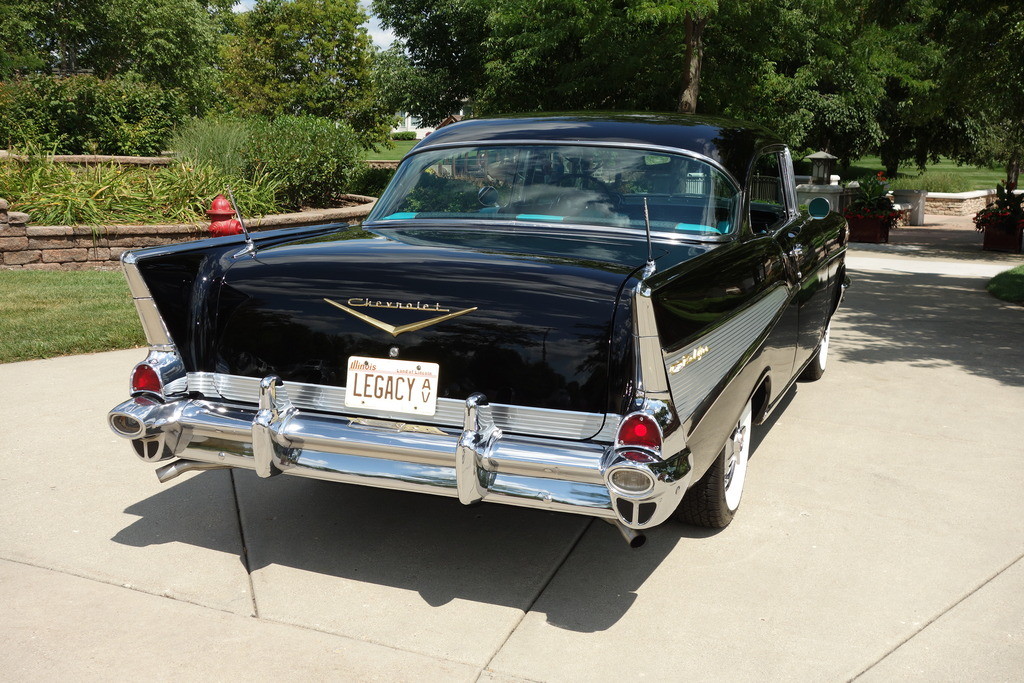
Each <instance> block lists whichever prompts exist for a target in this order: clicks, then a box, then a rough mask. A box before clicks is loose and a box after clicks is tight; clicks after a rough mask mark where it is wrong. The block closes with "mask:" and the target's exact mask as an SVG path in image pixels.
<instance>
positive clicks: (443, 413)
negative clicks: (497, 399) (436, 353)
mask: <svg viewBox="0 0 1024 683" xmlns="http://www.w3.org/2000/svg"><path fill="white" fill-rule="evenodd" d="M187 391H188V392H191V393H197V394H199V395H201V396H203V397H204V398H207V399H211V400H217V399H219V400H223V401H230V402H234V403H242V404H252V405H256V404H258V403H259V396H260V380H259V379H258V378H256V377H243V376H240V375H228V374H222V373H213V372H190V373H188V389H187ZM276 395H277V396H278V399H279V401H285V400H286V401H288V402H289V403H290V404H291V405H294V406H295V407H296V408H299V409H304V410H316V411H319V412H325V413H335V414H338V415H358V416H363V417H373V418H378V419H381V420H394V421H397V422H408V421H409V420H410V416H409V415H404V414H399V413H387V412H385V411H381V410H365V409H360V408H349V407H346V406H345V388H344V387H335V386H330V385H326V384H307V383H304V382H284V383H283V384H282V385H281V386H280V387H278V388H277V392H276ZM279 407H280V408H281V409H283V405H280V406H279ZM465 410H466V402H465V400H464V399H453V398H439V399H438V400H437V412H436V413H434V416H433V417H431V418H429V419H428V420H423V419H417V422H424V423H427V424H437V425H445V426H448V427H463V421H464V413H465ZM490 413H491V417H492V419H493V420H494V424H495V425H496V426H497V428H498V429H501V430H502V431H506V432H510V433H514V434H524V435H531V436H543V437H556V438H563V439H572V440H577V441H579V440H583V439H590V440H593V441H597V442H599V443H611V442H612V440H613V439H614V438H615V432H616V430H617V429H618V425H619V420H620V419H621V416H620V415H613V414H609V415H607V416H605V415H604V414H603V413H579V412H574V411H569V410H552V409H549V408H531V407H526V406H514V405H505V404H501V403H492V404H490ZM606 418H607V419H606Z"/></svg>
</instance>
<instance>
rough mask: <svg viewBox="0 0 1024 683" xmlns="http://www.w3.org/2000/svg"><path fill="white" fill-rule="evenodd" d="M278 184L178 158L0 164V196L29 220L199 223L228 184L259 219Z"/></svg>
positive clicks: (35, 157) (272, 204) (34, 157)
mask: <svg viewBox="0 0 1024 683" xmlns="http://www.w3.org/2000/svg"><path fill="white" fill-rule="evenodd" d="M279 185H280V181H277V180H274V179H273V178H271V177H270V176H269V175H268V174H266V173H261V172H257V173H253V174H251V176H250V177H246V178H240V177H237V176H231V175H229V174H226V173H224V172H222V171H218V170H216V169H215V168H213V167H212V166H210V165H196V164H192V163H189V162H180V161H175V162H173V163H171V164H170V165H169V166H163V167H157V168H143V167H138V166H122V165H119V164H101V165H96V166H87V167H75V166H71V165H68V164H60V163H54V162H53V161H51V160H50V159H49V158H48V157H46V156H44V155H42V154H39V153H30V154H28V155H27V158H26V159H23V160H16V159H13V158H7V159H5V160H3V161H2V162H0V197H4V198H5V199H7V200H8V201H9V202H10V204H11V210H12V211H23V212H26V213H28V214H29V215H30V216H31V220H32V223H33V224H34V225H116V224H159V223H199V222H202V221H204V220H205V215H204V212H205V211H206V209H208V208H209V206H210V202H211V201H212V200H213V198H214V197H215V196H217V195H218V194H220V193H223V192H225V189H226V188H227V187H231V189H232V191H233V192H234V195H235V199H236V200H237V202H238V208H239V210H240V211H241V212H243V214H244V215H245V216H261V215H265V214H269V213H275V212H277V211H279V209H280V207H279V204H278V202H277V199H276V195H277V194H278V189H279Z"/></svg>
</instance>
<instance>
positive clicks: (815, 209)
mask: <svg viewBox="0 0 1024 683" xmlns="http://www.w3.org/2000/svg"><path fill="white" fill-rule="evenodd" d="M807 213H809V214H810V215H811V218H814V219H821V218H824V217H825V216H827V215H829V214H830V213H832V205H831V204H829V203H828V200H827V199H825V198H824V197H815V198H814V199H812V200H811V201H810V202H808V203H807Z"/></svg>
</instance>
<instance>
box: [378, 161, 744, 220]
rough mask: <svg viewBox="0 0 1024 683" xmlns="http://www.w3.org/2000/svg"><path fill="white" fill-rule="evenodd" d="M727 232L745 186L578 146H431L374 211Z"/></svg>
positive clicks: (409, 216) (698, 169)
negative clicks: (740, 189)
mask: <svg viewBox="0 0 1024 683" xmlns="http://www.w3.org/2000/svg"><path fill="white" fill-rule="evenodd" d="M645 199H646V204H647V208H648V212H649V217H650V222H651V229H652V230H658V231H663V232H673V233H679V234H690V235H725V234H729V233H731V232H732V231H733V230H735V229H736V207H737V204H738V191H737V188H736V187H735V186H734V185H733V184H732V182H730V180H729V179H728V178H727V177H726V176H725V175H724V174H722V173H721V172H720V171H718V170H717V169H715V168H714V167H712V166H711V165H710V164H708V163H706V162H704V161H701V160H699V159H695V158H693V157H688V156H684V155H681V154H666V153H660V152H657V153H655V152H649V151H644V150H637V149H628V148H614V147H586V146H573V145H514V146H479V147H459V148H454V149H443V150H432V151H426V152H421V153H419V154H415V155H413V156H411V157H409V158H408V159H406V160H405V161H404V162H403V163H402V166H401V168H399V170H398V173H397V174H396V175H395V178H394V179H393V180H392V182H391V184H390V185H389V186H388V189H387V190H386V191H385V192H384V194H383V196H382V197H381V199H380V201H379V202H378V203H377V205H376V206H375V207H374V209H373V211H372V212H371V214H370V216H369V220H371V221H398V220H415V219H443V220H451V221H458V220H472V221H477V222H478V221H481V220H483V221H489V220H494V221H526V222H533V223H537V222H541V223H544V222H550V223H567V224H584V225H601V226H622V227H624V228H631V229H638V230H643V229H644V203H645Z"/></svg>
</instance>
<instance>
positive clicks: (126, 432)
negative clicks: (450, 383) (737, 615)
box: [108, 377, 691, 529]
mask: <svg viewBox="0 0 1024 683" xmlns="http://www.w3.org/2000/svg"><path fill="white" fill-rule="evenodd" d="M279 383H280V381H279V380H278V379H277V378H276V377H267V378H265V379H264V380H262V382H261V384H260V404H259V408H258V410H254V409H253V408H251V407H246V406H239V405H230V404H222V403H213V402H210V401H205V400H196V399H187V398H182V399H176V400H170V401H167V402H160V401H157V400H153V399H150V398H147V397H145V396H137V397H135V398H132V399H129V400H128V401H125V402H124V403H122V404H121V405H119V406H117V407H116V408H114V409H113V410H111V411H110V414H109V415H108V422H109V424H110V426H111V429H113V430H114V432H115V433H116V434H118V435H119V436H122V437H124V438H127V439H130V440H131V441H132V442H133V445H134V446H135V450H136V453H137V454H138V455H139V456H140V457H141V458H142V459H143V460H146V461H149V462H156V461H159V460H166V459H169V458H173V457H179V458H182V460H178V461H175V462H174V463H171V464H170V465H168V466H165V467H163V468H161V469H160V470H159V471H158V474H159V475H160V476H161V481H166V480H167V479H170V478H173V477H174V476H177V475H178V474H181V473H183V472H185V471H189V470H191V469H210V468H211V467H216V466H221V467H238V468H246V469H252V470H255V471H256V473H257V474H258V475H259V476H261V477H270V476H273V475H276V474H281V473H283V474H289V475H293V476H301V477H309V478H313V479H323V480H327V481H337V482H344V483H349V484H361V485H364V486H376V487H382V488H389V489H399V490H404V491H415V492H421V493H430V494H434V495H446V496H451V497H455V498H458V499H459V500H460V502H462V503H464V504H467V505H468V504H472V503H477V502H481V501H483V502H495V503H504V504H507V505H518V506H522V507H530V508H540V509H545V510H554V511H559V512H570V513H576V514H583V515H589V516H593V517H602V518H605V519H608V520H610V521H616V522H618V523H619V524H621V525H623V526H626V527H628V528H630V529H647V528H650V527H653V526H655V525H657V524H660V523H662V522H663V521H665V520H666V519H667V518H668V516H669V515H670V514H671V513H672V511H673V510H675V508H676V506H677V505H678V502H679V500H680V499H681V498H682V494H683V493H684V492H685V490H686V488H687V486H688V485H689V479H690V476H691V475H690V463H689V458H688V455H689V454H688V451H684V453H682V454H679V455H678V456H676V457H675V458H673V459H671V460H669V461H666V462H657V463H650V464H644V465H637V464H636V463H628V462H623V460H622V458H621V456H619V455H617V454H616V453H615V451H614V449H613V448H612V447H611V446H609V445H607V444H600V443H595V442H587V441H569V440H558V439H551V438H532V437H523V436H512V435H503V434H502V432H501V430H500V429H498V428H497V427H496V426H495V425H494V422H493V420H491V417H490V406H488V405H487V402H486V399H484V397H483V396H482V395H480V394H474V395H473V396H471V397H470V398H469V399H467V401H466V408H465V424H464V425H463V429H462V430H461V431H458V430H455V429H450V428H438V427H427V426H420V425H405V424H401V423H397V422H393V421H383V420H371V419H366V418H360V417H343V416H336V415H324V414H318V413H313V412H307V411H299V410H297V409H296V408H295V407H294V406H292V405H291V404H290V403H288V401H287V399H284V400H283V401H282V400H281V399H280V398H279V397H278V395H277V391H276V390H277V386H278V385H279ZM192 463H194V464H192ZM624 466H629V467H641V468H643V469H645V470H646V471H647V472H649V473H650V475H651V478H652V480H653V486H652V487H651V489H650V490H649V491H647V492H645V493H644V494H642V495H630V494H628V493H624V492H622V491H619V490H617V489H616V488H615V487H614V486H612V485H610V484H609V483H608V479H607V476H608V474H609V472H610V470H611V469H613V468H621V467H624ZM650 503H653V505H644V504H650ZM652 510H653V512H652Z"/></svg>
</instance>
